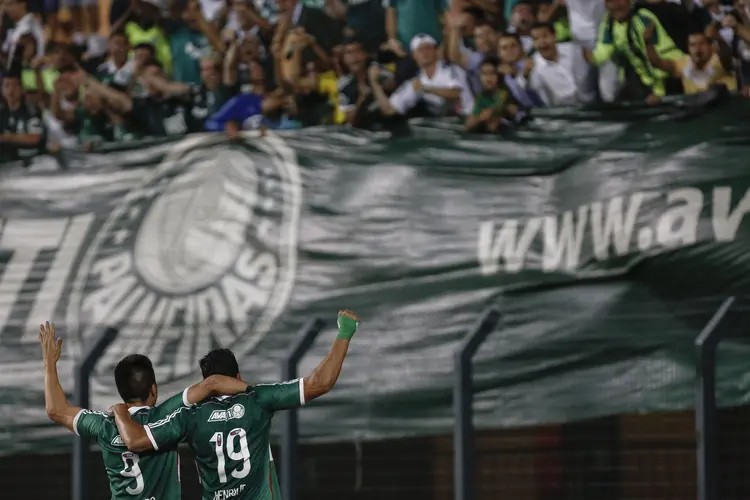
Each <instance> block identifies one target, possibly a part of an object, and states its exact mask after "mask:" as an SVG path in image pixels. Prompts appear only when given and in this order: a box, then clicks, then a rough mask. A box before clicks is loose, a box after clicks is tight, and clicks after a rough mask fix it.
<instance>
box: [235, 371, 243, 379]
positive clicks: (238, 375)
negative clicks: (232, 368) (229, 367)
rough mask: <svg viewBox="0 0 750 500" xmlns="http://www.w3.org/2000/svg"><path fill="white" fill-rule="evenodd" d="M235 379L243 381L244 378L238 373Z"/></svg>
mask: <svg viewBox="0 0 750 500" xmlns="http://www.w3.org/2000/svg"><path fill="white" fill-rule="evenodd" d="M235 377H236V378H237V380H242V377H240V374H239V372H238V373H237V375H235Z"/></svg>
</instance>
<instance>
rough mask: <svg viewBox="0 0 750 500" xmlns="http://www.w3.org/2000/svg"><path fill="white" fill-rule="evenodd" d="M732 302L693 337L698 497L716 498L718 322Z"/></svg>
mask: <svg viewBox="0 0 750 500" xmlns="http://www.w3.org/2000/svg"><path fill="white" fill-rule="evenodd" d="M733 304H734V297H728V298H727V299H725V300H724V302H722V304H721V306H719V308H718V309H717V310H716V312H715V313H714V315H713V317H711V319H710V320H709V322H708V323H706V326H705V327H703V330H701V332H700V334H699V335H698V337H696V339H695V354H696V358H697V359H696V385H695V437H696V454H697V455H698V456H697V460H698V464H697V465H698V500H718V498H719V478H718V445H717V439H718V438H717V432H716V348H717V346H718V345H719V342H721V339H722V337H723V336H724V335H723V333H724V331H725V329H719V328H718V327H719V325H720V324H721V322H722V321H723V320H724V318H725V317H726V315H727V313H728V312H729V309H730V308H731V307H732V305H733Z"/></svg>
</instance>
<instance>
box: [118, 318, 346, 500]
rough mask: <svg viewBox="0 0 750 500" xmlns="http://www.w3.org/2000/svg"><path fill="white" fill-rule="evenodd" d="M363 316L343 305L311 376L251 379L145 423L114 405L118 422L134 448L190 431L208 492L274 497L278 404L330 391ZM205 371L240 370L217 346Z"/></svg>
mask: <svg viewBox="0 0 750 500" xmlns="http://www.w3.org/2000/svg"><path fill="white" fill-rule="evenodd" d="M358 324H359V319H358V318H357V316H356V315H355V314H354V313H352V312H351V311H340V312H339V315H338V326H339V334H338V336H337V337H336V340H335V342H334V343H333V346H332V347H331V350H330V352H329V353H328V355H327V356H326V357H325V358H324V359H323V361H321V362H320V364H319V365H318V366H317V368H315V370H313V372H312V373H311V374H310V375H309V376H307V377H305V378H300V379H297V380H292V381H289V382H283V383H280V384H259V385H253V386H250V385H248V386H247V390H246V391H245V392H243V393H240V394H237V395H234V396H229V397H220V398H211V399H209V400H207V401H204V402H202V403H200V404H198V405H196V406H193V407H191V408H178V409H177V410H175V411H174V412H172V413H171V414H169V415H167V416H166V417H164V418H162V419H160V420H151V421H149V423H148V424H147V425H143V423H142V422H139V421H136V420H134V419H133V418H132V416H131V415H130V414H129V413H128V412H127V411H126V410H125V408H124V407H123V406H122V405H115V406H114V407H113V412H114V416H115V422H116V423H117V427H118V429H119V430H120V435H121V436H122V439H123V441H124V442H125V445H126V446H127V447H128V449H129V450H130V451H132V452H135V453H142V452H145V451H148V450H160V449H163V448H165V447H171V446H174V445H175V443H178V442H180V441H181V440H182V439H186V440H187V442H188V445H189V446H190V448H191V450H192V451H193V453H194V454H195V457H196V462H197V463H198V470H199V475H200V479H201V484H202V486H203V500H216V499H222V500H223V499H232V500H234V499H236V500H271V499H272V498H273V493H272V491H271V488H270V487H269V486H270V485H269V469H268V466H269V452H270V446H269V432H270V429H271V418H272V417H273V415H274V413H275V412H276V411H279V410H286V409H290V408H296V407H298V406H302V405H304V404H305V403H306V402H308V401H310V400H312V399H315V398H317V397H319V396H322V395H323V394H326V393H327V392H328V391H330V390H331V388H332V387H333V386H334V384H335V383H336V380H337V379H338V376H339V373H340V372H341V366H342V364H343V362H344V358H345V357H346V353H347V350H348V349H349V341H350V340H351V338H352V337H353V336H354V333H355V332H356V331H357V325H358ZM201 370H202V371H203V374H204V375H206V374H207V373H213V374H223V375H229V374H234V376H236V377H237V379H238V380H239V377H240V375H239V367H238V364H237V360H236V359H235V357H234V354H232V352H231V351H229V350H228V349H217V350H214V351H211V352H210V353H208V354H207V355H206V356H205V357H204V358H203V359H202V360H201Z"/></svg>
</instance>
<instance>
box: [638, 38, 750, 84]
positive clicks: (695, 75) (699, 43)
mask: <svg viewBox="0 0 750 500" xmlns="http://www.w3.org/2000/svg"><path fill="white" fill-rule="evenodd" d="M650 30H651V31H652V30H653V27H651V28H650ZM649 34H650V31H649V32H647V38H646V40H647V43H648V45H647V49H648V56H649V59H650V60H651V63H652V64H653V65H654V66H655V67H657V68H660V69H662V70H663V71H665V72H667V73H668V74H670V75H672V76H674V77H676V78H679V79H680V80H681V81H682V86H683V88H684V91H685V93H686V94H696V93H698V92H703V91H705V90H708V88H709V87H710V86H711V85H714V84H717V83H720V84H723V85H725V86H726V87H727V89H729V90H732V91H734V90H737V79H736V77H735V75H734V69H733V66H734V61H733V60H732V49H731V48H730V47H729V45H727V43H726V41H725V40H724V39H723V38H722V37H721V35H720V34H719V30H718V29H717V28H716V26H715V25H710V26H709V28H708V33H703V32H700V31H699V32H696V33H692V34H691V35H690V36H689V39H688V48H689V55H687V54H685V55H683V56H682V57H680V58H677V59H672V60H669V59H662V58H661V57H659V54H658V53H657V51H656V48H654V46H653V44H652V43H650V40H649V37H648V35H649ZM714 42H716V43H717V45H718V47H719V52H718V53H716V52H715V51H714V46H713V43H714Z"/></svg>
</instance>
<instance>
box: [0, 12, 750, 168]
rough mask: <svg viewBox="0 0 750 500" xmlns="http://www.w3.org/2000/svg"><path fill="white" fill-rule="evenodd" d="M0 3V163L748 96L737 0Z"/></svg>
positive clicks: (500, 126) (749, 79)
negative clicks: (301, 131)
mask: <svg viewBox="0 0 750 500" xmlns="http://www.w3.org/2000/svg"><path fill="white" fill-rule="evenodd" d="M731 2H732V0H683V2H682V3H679V2H675V1H673V0H646V1H645V2H643V3H640V2H636V3H633V2H631V1H630V0H505V1H503V0H348V1H347V0H307V1H304V0H111V1H97V0H0V41H2V56H1V58H2V60H1V61H0V77H1V78H2V101H3V102H2V107H1V108H0V161H5V160H17V159H23V158H24V156H30V155H36V154H39V152H40V151H42V150H48V151H55V150H56V149H59V148H66V147H82V148H84V149H86V150H90V149H92V148H96V147H98V146H99V145H101V144H102V143H106V142H119V141H128V140H133V139H138V138H144V137H159V136H174V135H182V134H186V133H192V132H199V131H216V132H222V133H227V134H229V135H230V136H236V135H237V134H238V133H239V131H241V130H249V129H257V128H260V127H265V128H269V129H294V128H300V127H309V126H315V125H332V124H349V125H352V126H354V127H359V128H364V129H378V128H382V127H388V126H391V125H392V124H393V123H397V122H399V121H402V120H403V119H404V118H410V117H415V116H460V117H461V118H462V120H464V123H465V126H466V128H467V129H468V130H471V131H476V132H483V133H498V132H502V131H503V130H504V129H506V128H507V127H513V126H516V125H517V124H518V123H519V122H521V121H523V120H524V119H526V117H527V116H528V115H529V113H528V110H530V109H532V108H535V107H551V106H569V105H577V104H594V103H599V102H622V101H641V102H643V101H645V102H647V103H649V104H655V103H658V102H659V101H660V100H661V99H663V98H664V96H668V95H675V94H695V93H700V92H704V91H707V90H709V89H711V87H714V86H724V87H726V88H727V89H728V90H730V91H738V92H741V93H743V94H744V95H745V96H748V95H750V0H734V3H731Z"/></svg>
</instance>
